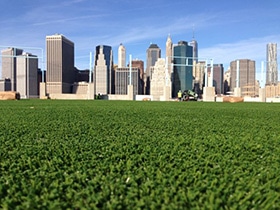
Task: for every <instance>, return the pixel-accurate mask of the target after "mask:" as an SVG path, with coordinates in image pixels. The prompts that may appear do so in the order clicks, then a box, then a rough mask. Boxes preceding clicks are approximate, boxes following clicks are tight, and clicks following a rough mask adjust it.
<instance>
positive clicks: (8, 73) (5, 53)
mask: <svg viewBox="0 0 280 210" xmlns="http://www.w3.org/2000/svg"><path fill="white" fill-rule="evenodd" d="M22 52H23V50H22V49H17V48H8V49H5V50H2V51H1V54H2V78H3V79H10V82H11V83H10V87H11V89H10V90H11V91H17V84H16V79H17V57H18V56H20V55H22Z"/></svg>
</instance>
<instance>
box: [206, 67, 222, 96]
mask: <svg viewBox="0 0 280 210" xmlns="http://www.w3.org/2000/svg"><path fill="white" fill-rule="evenodd" d="M207 71H208V75H209V74H210V73H211V66H210V65H208V67H207ZM213 87H215V93H216V94H224V67H223V64H213Z"/></svg>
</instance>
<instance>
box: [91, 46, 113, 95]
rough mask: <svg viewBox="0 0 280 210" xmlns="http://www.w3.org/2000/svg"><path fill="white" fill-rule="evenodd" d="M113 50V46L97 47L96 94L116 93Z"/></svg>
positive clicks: (94, 77)
mask: <svg viewBox="0 0 280 210" xmlns="http://www.w3.org/2000/svg"><path fill="white" fill-rule="evenodd" d="M114 78H115V75H114V70H113V51H112V47H111V46H106V45H99V46H97V47H96V49H95V65H94V74H93V82H94V85H95V92H96V94H103V95H107V94H114V93H115V85H114V84H115V83H114Z"/></svg>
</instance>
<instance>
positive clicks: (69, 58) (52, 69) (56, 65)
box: [46, 34, 75, 94]
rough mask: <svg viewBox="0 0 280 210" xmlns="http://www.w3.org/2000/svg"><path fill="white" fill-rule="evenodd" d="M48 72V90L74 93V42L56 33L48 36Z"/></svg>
mask: <svg viewBox="0 0 280 210" xmlns="http://www.w3.org/2000/svg"><path fill="white" fill-rule="evenodd" d="M46 48H47V52H46V54H47V73H46V92H47V94H52V93H58V94H62V93H72V85H73V83H74V82H75V67H74V43H73V42H72V41H70V40H69V39H67V38H66V37H64V36H63V35H60V34H56V35H51V36H47V37H46Z"/></svg>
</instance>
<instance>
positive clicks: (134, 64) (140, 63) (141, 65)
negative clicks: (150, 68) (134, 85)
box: [131, 59, 145, 95]
mask: <svg viewBox="0 0 280 210" xmlns="http://www.w3.org/2000/svg"><path fill="white" fill-rule="evenodd" d="M131 65H132V67H133V68H139V70H140V80H141V81H140V82H141V91H140V92H139V93H138V94H141V95H142V94H144V92H145V90H144V86H145V84H144V61H142V60H138V59H134V60H132V61H131Z"/></svg>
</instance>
